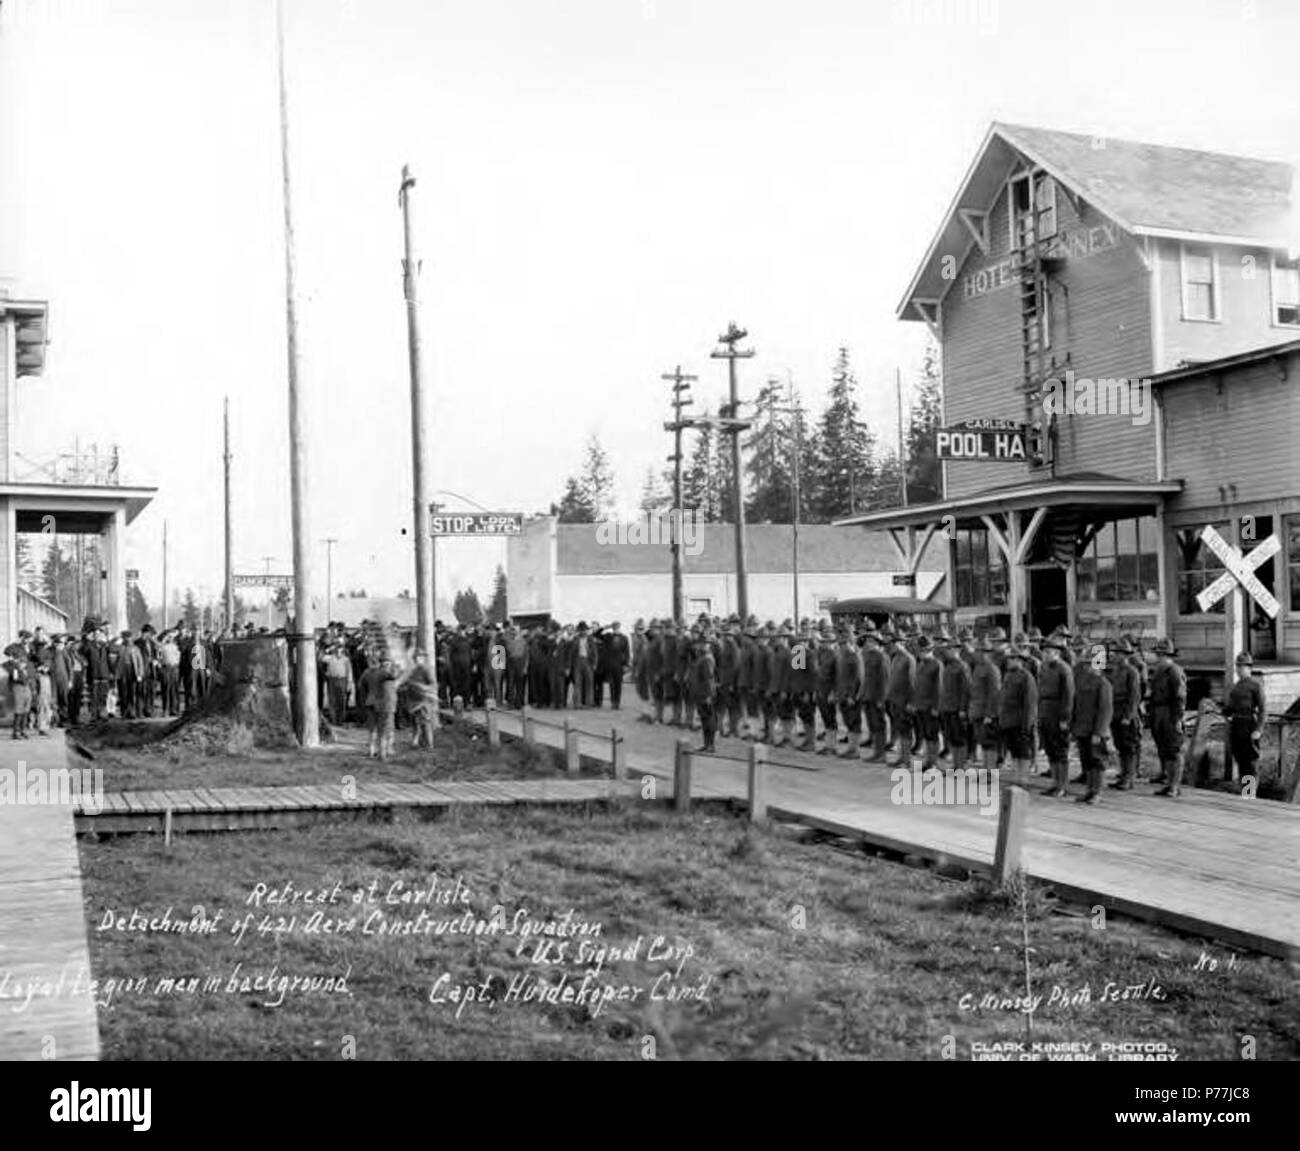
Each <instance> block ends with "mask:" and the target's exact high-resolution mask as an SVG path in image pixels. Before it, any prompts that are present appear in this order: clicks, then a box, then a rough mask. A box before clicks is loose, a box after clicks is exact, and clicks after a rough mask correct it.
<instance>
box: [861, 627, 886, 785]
mask: <svg viewBox="0 0 1300 1151" xmlns="http://www.w3.org/2000/svg"><path fill="white" fill-rule="evenodd" d="M883 638H884V637H883V636H878V635H877V634H876V633H875V632H874V631H869V632H867V634H866V636H864V637H863V648H862V692H861V703H862V711H863V714H864V716H865V717H866V721H867V731H868V733H869V734H870V736H871V756H870V760H871V762H872V763H879V762H880V761H881V760H883V759H884V758H885V755H886V754H887V751H888V744H889V723H888V712H887V710H886V693H887V691H888V688H889V669H890V660H889V656H888V655H887V654H886V653H885V651H884V649H883V648H882V647H881V646H880V644H881V640H882V639H883Z"/></svg>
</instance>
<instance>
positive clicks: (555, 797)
mask: <svg viewBox="0 0 1300 1151" xmlns="http://www.w3.org/2000/svg"><path fill="white" fill-rule="evenodd" d="M635 794H637V789H636V787H635V786H634V785H632V784H628V783H619V782H616V781H614V780H611V779H527V780H478V781H474V782H468V781H453V782H446V783H358V784H357V785H356V786H355V787H354V788H350V789H348V790H347V791H346V792H345V791H344V790H343V789H342V788H340V787H339V786H338V785H335V784H319V785H315V786H307V787H301V786H300V787H218V788H193V787H190V788H177V789H175V790H171V791H119V792H108V793H106V794H105V795H104V796H103V797H102V802H101V803H100V804H99V805H95V806H94V807H92V806H89V805H86V806H80V807H77V808H76V809H75V813H76V828H77V830H78V831H95V832H108V833H114V832H135V831H154V830H157V831H161V830H164V829H165V826H166V820H167V813H168V812H169V811H170V812H171V823H172V830H173V831H235V830H241V829H252V828H271V827H303V826H307V825H309V824H311V823H316V822H321V821H323V820H328V819H337V818H340V817H341V818H348V817H358V816H360V817H365V816H369V815H371V814H373V813H375V812H380V811H392V810H394V809H397V808H418V809H432V810H436V809H442V808H449V807H462V806H467V805H473V804H514V803H530V804H548V805H550V804H574V803H594V802H603V801H606V800H611V799H619V798H625V797H630V796H633V795H635ZM96 807H97V808H98V809H97V810H96Z"/></svg>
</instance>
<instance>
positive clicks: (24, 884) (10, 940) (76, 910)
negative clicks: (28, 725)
mask: <svg viewBox="0 0 1300 1151" xmlns="http://www.w3.org/2000/svg"><path fill="white" fill-rule="evenodd" d="M2 746H3V747H4V748H5V751H6V754H5V755H4V756H3V758H0V768H7V769H10V770H14V771H17V770H18V767H17V765H18V761H19V760H22V761H24V762H25V763H26V766H27V770H29V771H30V770H32V769H36V768H40V769H43V770H57V769H59V768H63V767H68V766H73V765H70V764H69V763H68V760H67V747H66V744H65V742H64V739H63V736H62V734H61V733H59V732H57V731H56V732H55V733H54V734H53V735H51V736H49V737H46V738H42V737H40V736H37V737H35V738H33V739H32V740H31V741H29V742H19V743H11V742H9V741H8V740H5V741H4V742H3V744H2ZM90 971H91V968H90V954H89V951H88V949H87V945H86V912H85V907H84V906H83V903H82V892H81V867H80V863H79V861H78V858H77V841H76V837H75V834H74V831H73V814H72V809H71V807H69V806H59V805H57V804H39V805H30V806H29V805H27V804H8V803H4V804H0V1059H4V1060H8V1059H24V1060H25V1059H51V1058H53V1059H98V1058H99V1030H98V1024H97V1021H96V1017H95V1006H94V1003H93V1002H92V1000H91V999H90V997H89V995H87V994H84V993H83V994H76V993H74V991H73V988H74V986H75V985H76V984H77V983H78V980H80V984H81V987H82V988H83V989H84V988H85V987H86V985H87V983H88V981H89V979H90V978H91V976H90ZM29 991H30V992H31V993H32V994H31V997H30V999H29V998H28V993H29Z"/></svg>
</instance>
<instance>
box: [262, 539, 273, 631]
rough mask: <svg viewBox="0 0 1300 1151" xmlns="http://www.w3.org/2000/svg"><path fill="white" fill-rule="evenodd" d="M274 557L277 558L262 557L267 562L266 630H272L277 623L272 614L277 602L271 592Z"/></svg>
mask: <svg viewBox="0 0 1300 1151" xmlns="http://www.w3.org/2000/svg"><path fill="white" fill-rule="evenodd" d="M273 559H275V556H263V557H262V562H263V563H265V564H266V630H267V631H271V630H272V625H273V624H274V623H275V619H274V617H273V616H272V615H271V608H272V607H273V606H274V604H275V596H274V595H273V594H272V593H271V561H272V560H273Z"/></svg>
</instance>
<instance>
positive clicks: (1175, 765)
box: [1150, 639, 1187, 796]
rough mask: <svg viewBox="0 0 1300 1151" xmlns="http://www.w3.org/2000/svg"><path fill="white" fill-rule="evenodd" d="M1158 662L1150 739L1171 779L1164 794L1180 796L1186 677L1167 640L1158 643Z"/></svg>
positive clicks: (1153, 676)
mask: <svg viewBox="0 0 1300 1151" xmlns="http://www.w3.org/2000/svg"><path fill="white" fill-rule="evenodd" d="M1155 651H1156V656H1157V658H1158V659H1160V660H1163V661H1164V662H1161V663H1157V665H1156V668H1155V670H1154V671H1153V672H1152V673H1151V680H1150V700H1151V736H1152V738H1153V739H1154V740H1155V743H1156V754H1157V755H1158V756H1159V757H1160V769H1161V771H1162V772H1163V774H1164V775H1165V776H1166V777H1168V779H1169V784H1168V786H1166V787H1164V788H1162V789H1161V791H1160V793H1159V794H1161V795H1168V796H1177V795H1178V794H1179V793H1180V791H1181V788H1180V784H1181V783H1182V780H1183V712H1184V711H1186V710H1187V677H1186V676H1185V675H1183V669H1182V668H1181V667H1179V666H1178V664H1176V663H1175V662H1174V660H1173V655H1174V647H1173V644H1171V643H1170V642H1169V641H1168V640H1167V639H1162V640H1160V641H1159V642H1158V643H1157V644H1156V648H1155Z"/></svg>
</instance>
